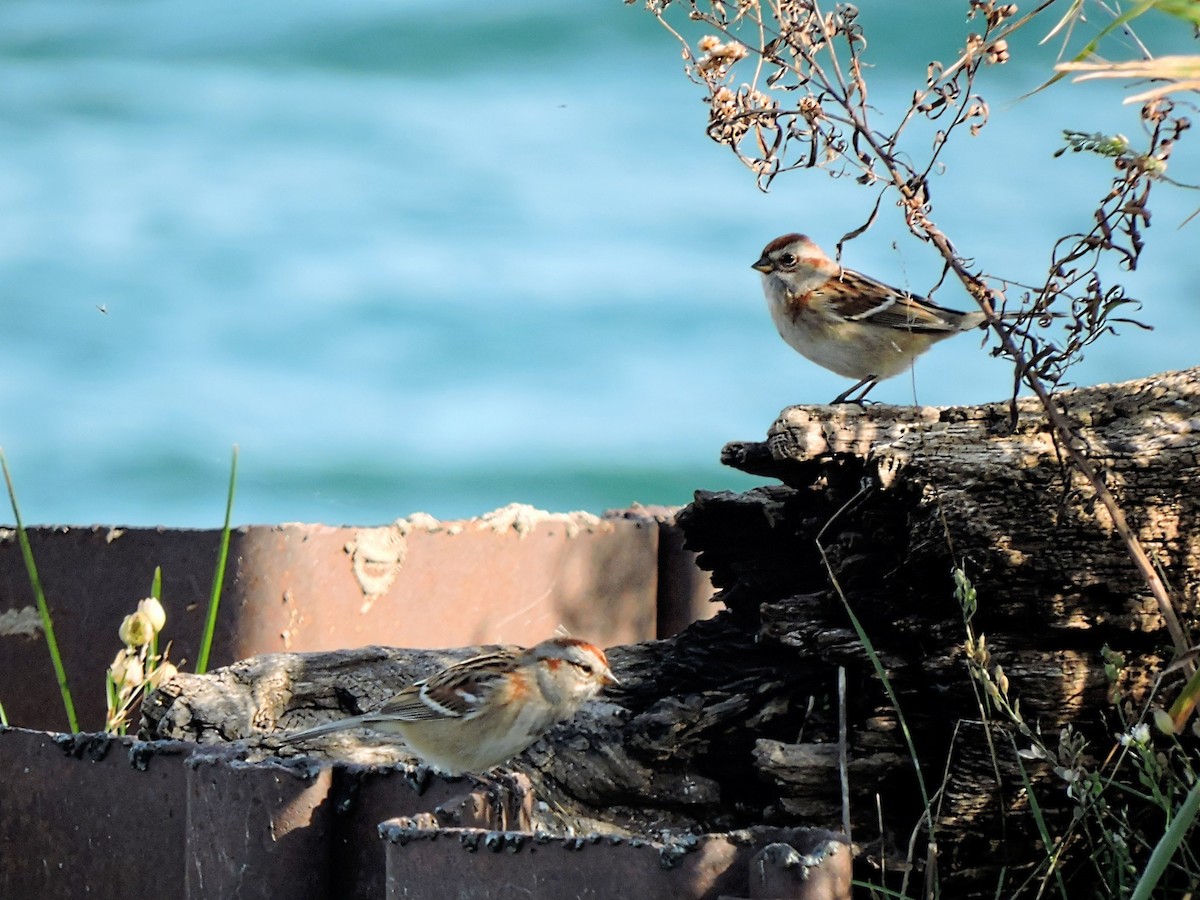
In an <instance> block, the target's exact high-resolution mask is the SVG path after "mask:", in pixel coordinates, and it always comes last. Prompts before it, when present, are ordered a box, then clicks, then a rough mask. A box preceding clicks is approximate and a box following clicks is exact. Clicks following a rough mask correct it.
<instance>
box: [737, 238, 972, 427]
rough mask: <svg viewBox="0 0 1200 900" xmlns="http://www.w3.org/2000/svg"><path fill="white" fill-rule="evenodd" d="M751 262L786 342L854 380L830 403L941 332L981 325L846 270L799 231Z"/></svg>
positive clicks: (884, 373)
mask: <svg viewBox="0 0 1200 900" xmlns="http://www.w3.org/2000/svg"><path fill="white" fill-rule="evenodd" d="M752 268H755V269H757V270H758V271H759V272H761V273H762V281H763V293H765V294H766V295H767V306H768V307H770V309H771V318H772V319H774V320H775V327H776V328H778V329H779V334H780V335H781V336H782V337H783V339H784V340H785V341H787V342H788V343H789V344H791V345H792V347H793V348H794V349H795V350H798V351H799V352H800V354H801V355H802V356H805V357H807V358H808V359H810V360H812V361H813V362H815V363H816V364H817V365H819V366H824V367H825V368H826V369H829V370H831V371H833V372H837V373H838V374H839V375H844V376H845V377H847V378H854V379H857V384H855V385H853V386H852V387H851V388H850V389H849V390H848V391H845V392H844V393H842V394H840V395H839V396H838V397H837V398H836V399H835V400H834V401H833V402H834V403H845V402H846V401H847V399H848V398H849V397H850V395H851V394H853V393H854V392H855V391H857V390H858V389H859V388H863V391H862V393H861V394H859V395H858V396H857V397H855V398H854V401H853V402H855V403H861V402H862V400H863V398H864V397H866V396H867V393H868V392H869V391H870V390H871V388H873V387H875V385H876V384H878V383H879V382H880V381H882V380H883V379H885V378H891V377H892V376H893V375H898V374H900V373H901V372H903V371H904V370H905V369H907V368H908V367H909V366H911V365H912V363H913V360H914V359H916V358H917V357H918V356H920V355H921V354H922V353H924V352H925V351H926V350H928V349H929V348H930V347H931V346H933V345H934V344H935V343H937V342H938V341H940V340H942V339H943V338H948V337H951V336H952V335H955V334H958V333H959V332H962V331H967V330H969V329H971V328H975V327H977V326H979V325H982V324H983V321H984V318H985V316H984V314H983V313H982V312H958V311H956V310H953V309H946V308H945V307H942V306H938V305H937V304H936V303H933V302H932V301H930V300H927V299H926V298H924V297H914V296H913V295H912V294H908V293H905V292H904V291H901V290H898V289H897V288H894V287H888V286H887V285H886V284H883V283H882V282H879V281H876V280H875V279H874V278H868V277H867V276H866V275H863V274H861V273H859V272H855V271H853V270H852V269H843V268H842V267H841V266H839V265H838V264H837V263H836V262H834V261H833V260H832V259H830V258H829V257H828V256H826V255H825V252H824V251H823V250H822V249H821V248H820V247H818V246H817V245H816V244H814V243H813V242H812V241H811V240H809V239H808V238H807V237H806V236H805V235H803V234H785V235H784V236H783V237H780V238H776V239H775V240H773V241H771V243H769V244H767V246H766V249H764V250H763V252H762V256H760V257H759V258H758V262H756V263H755V264H754V265H753V267H752Z"/></svg>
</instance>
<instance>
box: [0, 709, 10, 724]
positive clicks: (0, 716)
mask: <svg viewBox="0 0 1200 900" xmlns="http://www.w3.org/2000/svg"><path fill="white" fill-rule="evenodd" d="M0 726H2V727H4V728H7V727H8V713H6V712H5V711H4V704H3V703H0Z"/></svg>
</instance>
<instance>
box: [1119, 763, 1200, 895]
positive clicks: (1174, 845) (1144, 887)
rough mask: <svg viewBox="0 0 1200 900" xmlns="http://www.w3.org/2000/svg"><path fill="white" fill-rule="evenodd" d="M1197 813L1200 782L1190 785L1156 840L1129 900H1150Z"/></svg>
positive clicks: (1198, 810)
mask: <svg viewBox="0 0 1200 900" xmlns="http://www.w3.org/2000/svg"><path fill="white" fill-rule="evenodd" d="M1198 812H1200V782H1197V783H1196V784H1193V785H1192V789H1191V790H1190V791H1188V794H1187V796H1186V797H1185V798H1184V799H1183V803H1182V805H1180V807H1179V811H1178V812H1177V813H1175V818H1174V819H1173V820H1172V821H1171V824H1170V826H1169V827H1168V828H1167V830H1166V831H1165V832H1163V836H1162V837H1160V838H1159V839H1158V843H1157V844H1155V845H1154V852H1152V853H1151V854H1150V859H1149V860H1148V861H1147V862H1146V870H1145V871H1144V872H1142V877H1141V878H1139V879H1138V883H1137V887H1135V888H1134V889H1133V896H1132V897H1130V900H1150V895H1151V894H1152V893H1153V891H1154V888H1155V887H1156V886H1157V885H1158V881H1159V879H1160V878H1162V876H1163V872H1165V871H1166V870H1167V866H1168V865H1170V864H1171V857H1172V856H1174V855H1175V851H1176V850H1178V849H1179V845H1180V844H1181V843H1182V842H1183V839H1184V836H1185V835H1186V834H1187V832H1188V829H1189V828H1191V827H1192V825H1193V824H1194V823H1195V821H1196V814H1197V813H1198Z"/></svg>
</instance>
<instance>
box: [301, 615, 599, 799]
mask: <svg viewBox="0 0 1200 900" xmlns="http://www.w3.org/2000/svg"><path fill="white" fill-rule="evenodd" d="M616 683H617V679H616V677H615V676H614V675H613V673H612V670H610V669H609V667H608V659H607V658H606V657H605V655H604V651H603V650H601V649H600V648H599V647H596V646H593V645H592V644H589V643H587V642H586V641H579V640H574V639H573V638H567V637H556V638H552V639H550V640H548V641H542V643H540V644H538V645H537V646H536V647H531V648H530V649H528V650H526V649H525V648H524V647H502V648H501V649H499V650H496V651H494V652H492V653H485V654H483V655H482V656H475V657H472V658H471V659H467V660H464V661H462V662H460V663H456V664H455V665H452V666H449V667H447V668H445V669H442V671H440V672H438V673H437V674H435V675H431V676H430V677H428V678H425V679H422V680H421V681H417V682H415V683H413V684H410V685H409V686H408V687H406V688H405V689H404V690H402V691H401V692H400V693H398V694H397V695H396V696H394V697H393V698H392V699H391V700H389V701H388V702H387V703H385V704H383V706H382V707H381V708H380V709H379V710H377V711H376V712H372V713H366V714H365V715H361V716H354V717H352V718H349V719H340V720H338V721H336V722H327V723H325V724H324V725H317V726H316V727H315V728H309V729H307V730H305V731H300V732H297V733H296V734H291V735H287V736H286V737H284V741H286V742H289V743H290V742H292V741H300V740H304V739H306V738H310V737H315V736H317V735H320V734H328V733H329V732H331V731H341V730H343V729H346V728H359V727H365V728H370V729H372V730H374V731H382V732H384V733H385V734H396V735H399V736H400V737H401V738H402V739H403V741H404V743H405V744H407V745H408V747H409V749H411V750H412V752H413V753H415V754H416V755H417V756H419V757H421V759H422V760H424V761H425V762H426V763H427V764H429V765H431V766H433V767H434V768H437V769H440V770H441V771H443V772H445V773H446V774H447V775H459V774H462V773H463V772H475V773H481V772H486V771H487V770H489V769H491V768H494V767H495V766H498V765H500V764H501V763H503V762H507V761H508V760H509V759H511V758H512V757H514V756H516V755H517V754H518V753H520V752H521V751H522V750H524V749H525V748H526V747H528V746H529V745H530V744H532V743H533V742H534V741H536V740H537V739H538V738H539V737H541V736H542V735H543V734H545V733H546V731H548V730H549V728H550V726H551V725H554V724H555V723H556V722H560V721H562V720H563V719H569V718H571V716H573V715H574V714H575V712H576V710H578V709H579V707H581V706H582V705H583V704H584V703H585V702H586V701H588V700H590V699H591V698H592V697H594V696H596V694H598V693H599V692H600V689H601V688H603V687H604V686H605V685H609V684H616Z"/></svg>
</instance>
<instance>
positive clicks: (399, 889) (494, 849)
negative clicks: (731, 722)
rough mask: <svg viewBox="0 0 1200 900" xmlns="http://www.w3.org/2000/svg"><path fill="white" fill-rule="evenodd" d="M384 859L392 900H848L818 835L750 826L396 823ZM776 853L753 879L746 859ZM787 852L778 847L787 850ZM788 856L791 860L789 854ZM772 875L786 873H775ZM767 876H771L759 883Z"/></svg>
mask: <svg viewBox="0 0 1200 900" xmlns="http://www.w3.org/2000/svg"><path fill="white" fill-rule="evenodd" d="M379 835H380V837H381V838H382V839H383V840H384V842H385V847H386V852H387V897H388V898H389V900H399V898H405V897H421V898H422V900H497V898H508V897H513V898H516V897H526V898H528V897H533V898H537V900H587V898H595V900H600V898H611V897H634V896H636V897H638V898H639V900H660V898H661V900H716V898H718V897H720V896H752V897H753V896H760V897H762V896H768V895H765V894H756V893H752V891H754V890H757V888H756V887H755V884H756V881H757V883H758V885H759V886H762V885H764V884H766V885H768V886H770V888H771V889H772V890H782V889H787V890H789V891H791V892H790V893H785V894H771V895H770V896H778V897H801V898H804V900H849V897H850V869H851V852H850V848H849V846H848V844H847V843H846V841H845V839H844V838H843V837H842V836H840V835H838V834H835V833H833V832H830V831H825V830H823V829H805V828H771V827H766V826H762V827H754V828H748V829H744V830H741V831H734V832H728V833H724V834H703V835H696V834H678V835H673V836H672V835H668V836H664V837H663V838H662V839H661V840H641V839H636V838H634V839H628V838H624V837H621V836H618V835H600V834H592V835H586V836H572V837H558V836H553V835H549V834H546V833H544V832H533V833H530V832H517V831H491V830H487V829H482V828H436V829H430V828H422V827H414V826H413V825H412V823H411V822H408V821H404V820H396V819H393V820H389V821H387V822H384V823H382V824H381V825H380V826H379ZM767 848H775V849H773V850H772V852H771V854H769V855H767V856H764V857H763V860H762V862H761V864H760V865H759V866H758V868H759V870H760V871H761V873H762V874H761V875H760V876H758V877H757V879H756V878H754V877H752V873H751V862H752V860H755V859H757V858H758V855H759V854H760V853H761V852H762V851H765V850H766V849H767ZM785 848H786V849H785ZM788 851H790V855H789V853H788ZM778 869H783V870H784V871H785V874H783V875H782V876H780V875H779V872H778V871H776V870H778ZM768 874H769V875H770V876H771V878H770V879H768V878H767V876H768Z"/></svg>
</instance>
